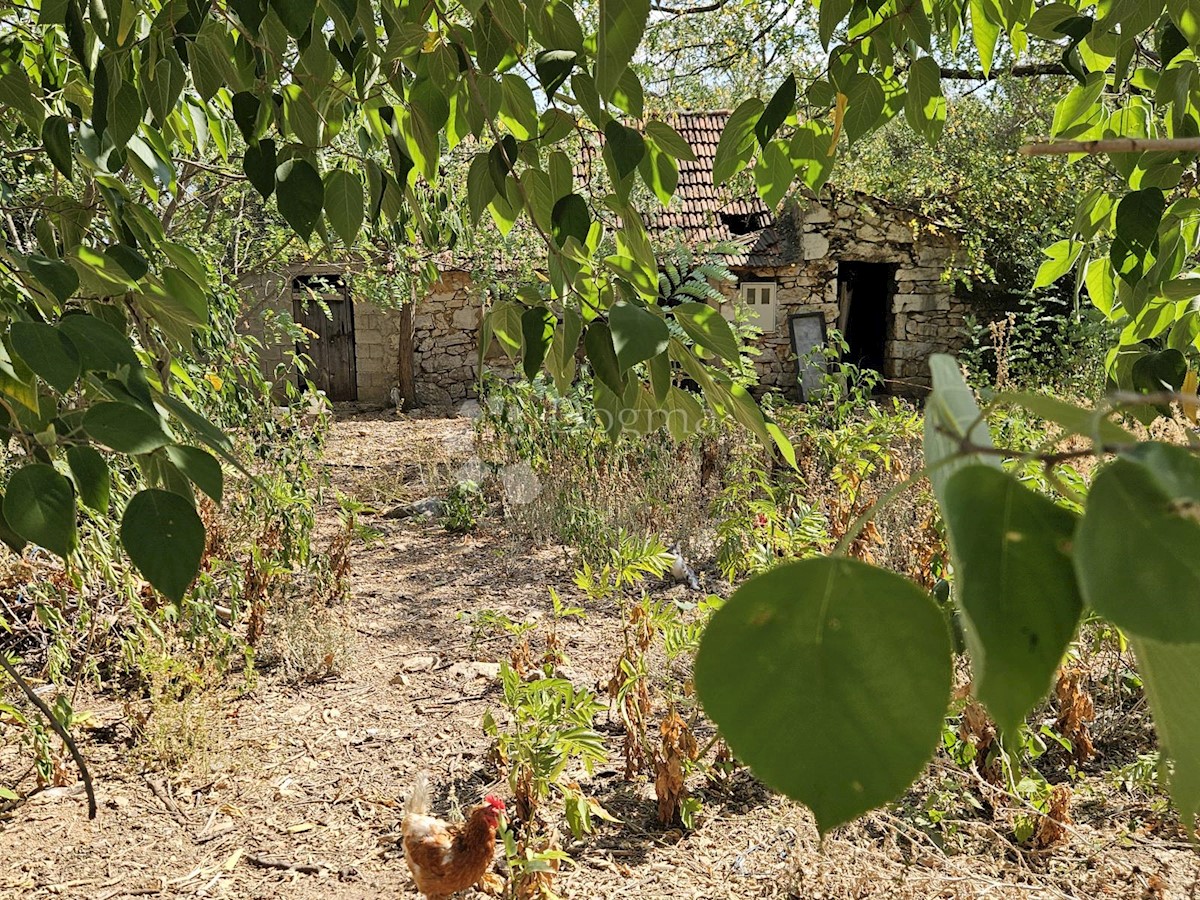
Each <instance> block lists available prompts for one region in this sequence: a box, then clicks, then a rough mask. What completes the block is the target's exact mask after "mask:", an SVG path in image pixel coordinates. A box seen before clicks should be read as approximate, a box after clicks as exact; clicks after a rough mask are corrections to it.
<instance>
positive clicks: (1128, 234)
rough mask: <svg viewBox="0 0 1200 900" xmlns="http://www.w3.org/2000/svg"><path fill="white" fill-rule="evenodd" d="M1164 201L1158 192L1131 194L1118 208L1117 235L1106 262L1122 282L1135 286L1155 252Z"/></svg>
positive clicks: (1149, 189)
mask: <svg viewBox="0 0 1200 900" xmlns="http://www.w3.org/2000/svg"><path fill="white" fill-rule="evenodd" d="M1165 208H1166V199H1165V198H1164V196H1163V192H1162V191H1161V190H1160V189H1159V188H1156V187H1154V188H1146V189H1145V190H1141V191H1131V192H1129V193H1128V194H1126V195H1125V196H1124V197H1123V198H1122V199H1121V202H1120V203H1118V204H1117V216H1116V233H1115V234H1114V235H1113V242H1112V248H1111V250H1110V251H1109V259H1110V260H1111V261H1112V266H1113V268H1114V269H1116V271H1117V273H1118V274H1119V275H1120V276H1121V278H1122V279H1123V280H1124V281H1125V282H1127V283H1128V284H1131V285H1134V284H1137V282H1138V281H1140V280H1141V277H1142V275H1143V273H1144V272H1145V271H1146V268H1147V265H1148V260H1149V258H1150V257H1151V256H1152V255H1153V253H1154V252H1155V251H1156V250H1157V248H1158V226H1159V224H1160V223H1161V222H1162V217H1163V212H1164V210H1165Z"/></svg>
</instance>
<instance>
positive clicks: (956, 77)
mask: <svg viewBox="0 0 1200 900" xmlns="http://www.w3.org/2000/svg"><path fill="white" fill-rule="evenodd" d="M1070 74H1071V73H1070V72H1068V71H1067V69H1066V67H1065V66H1064V65H1063V64H1062V63H1027V64H1025V65H1020V66H1013V67H1012V68H1011V69H993V70H992V71H991V72H990V73H989V74H987V75H984V74H983V73H982V72H973V71H971V70H970V69H950V68H943V69H942V77H943V78H945V79H947V80H949V81H995V80H996V79H997V78H1000V77H1001V76H1003V75H1011V76H1013V77H1014V78H1042V77H1047V76H1056V75H1067V76H1069V75H1070Z"/></svg>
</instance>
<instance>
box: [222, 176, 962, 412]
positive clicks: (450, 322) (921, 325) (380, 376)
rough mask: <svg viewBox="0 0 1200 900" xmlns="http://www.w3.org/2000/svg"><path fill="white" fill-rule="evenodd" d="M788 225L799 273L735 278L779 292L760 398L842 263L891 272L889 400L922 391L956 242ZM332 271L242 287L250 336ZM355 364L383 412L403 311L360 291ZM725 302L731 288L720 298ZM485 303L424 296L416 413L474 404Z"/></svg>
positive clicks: (943, 347) (833, 217) (871, 227)
mask: <svg viewBox="0 0 1200 900" xmlns="http://www.w3.org/2000/svg"><path fill="white" fill-rule="evenodd" d="M790 215H791V217H792V219H791V223H790V225H791V226H792V228H793V229H794V232H795V235H796V243H797V244H798V245H799V247H800V252H799V253H798V254H797V256H798V257H799V256H802V257H803V258H802V259H799V258H798V259H797V260H796V262H795V263H793V264H791V265H786V266H780V267H777V268H771V269H742V270H738V271H737V274H738V275H739V277H740V278H742V279H744V280H747V281H774V282H775V283H776V284H777V294H776V304H777V309H776V328H775V330H774V331H773V332H770V333H764V334H763V335H762V338H761V340H760V347H761V348H762V351H763V352H762V355H761V356H759V357H758V358H757V366H758V369H759V375H760V379H761V383H762V384H763V386H764V387H768V388H774V389H778V390H783V391H787V392H791V391H792V390H793V388H794V386H795V384H796V379H797V375H798V372H797V361H796V359H795V356H794V354H793V352H792V346H791V335H790V333H789V328H788V317H789V316H792V315H795V314H797V313H811V312H819V313H821V314H823V315H824V317H825V322H826V325H827V327H830V328H832V327H835V326H836V324H837V321H838V313H839V309H838V265H839V263H842V262H874V263H888V264H891V265H893V266H895V278H894V284H893V285H892V288H893V290H892V296H891V300H890V303H891V308H890V309H889V310H888V313H887V315H888V320H889V322H888V334H887V338H886V342H885V359H884V376H885V377H886V378H887V379H888V381H889V383H888V387H889V389H890V390H893V391H896V392H907V391H915V390H918V389H919V388H920V386H922V385H927V384H928V380H929V376H928V369H927V367H926V360H927V359H928V357H929V355H930V354H932V353H936V352H939V351H947V350H955V349H958V348H959V346H960V344H961V340H962V328H963V319H964V315H965V313H966V312H967V305H966V303H965V302H964V301H962V300H960V299H958V298H957V297H956V296H955V293H954V285H953V284H952V282H951V280H950V278H949V273H950V271H951V268H952V266H953V265H954V261H955V257H956V254H957V250H958V247H957V242H956V240H955V238H954V236H953V235H952V234H950V233H949V232H947V231H946V230H944V229H942V228H940V227H938V226H936V225H935V224H933V223H931V222H929V221H927V220H923V219H919V218H916V217H914V216H913V215H912V214H911V213H908V212H905V211H903V210H900V209H897V208H894V207H891V206H889V205H887V204H885V203H883V202H882V201H879V200H876V199H873V198H868V197H866V196H865V195H858V194H841V195H837V196H835V197H834V198H833V199H827V200H824V201H822V202H817V201H812V202H810V203H809V204H807V205H804V204H801V205H800V206H797V207H795V208H794V209H792V211H791V213H790ZM344 271H345V270H344V268H339V267H337V266H333V265H331V266H313V265H305V266H303V267H294V268H293V269H290V270H287V271H285V272H280V273H275V274H272V275H268V276H262V277H259V278H256V279H253V280H248V281H246V282H243V290H244V292H245V294H246V297H247V304H246V308H247V310H248V313H247V316H246V322H247V327H248V329H249V330H250V331H251V332H253V333H256V334H259V335H260V336H262V334H263V328H262V319H261V315H262V310H263V309H264V308H269V309H275V310H286V311H287V312H289V313H290V312H291V308H292V300H291V281H292V278H293V277H294V276H295V275H298V274H337V273H341V272H344ZM354 277H355V276H354V275H353V274H352V273H351V274H350V275H349V283H350V296H351V299H352V301H355V302H354V339H355V354H356V355H355V362H356V366H357V377H358V399H359V401H360V402H365V403H388V402H391V400H392V392H393V389H394V388H395V387H397V386H398V383H399V371H400V356H401V354H402V353H404V352H405V346H406V341H405V336H404V335H403V334H402V333H401V330H402V328H403V324H404V320H403V316H402V313H401V311H400V310H398V309H387V308H382V307H379V306H376V305H374V304H372V303H370V302H367V301H365V300H361V299H356V298H359V297H361V292H357V291H356V290H355V284H354ZM724 289H725V290H726V292H727V294H728V295H729V296H730V297H731V298H732V297H736V296H737V287H736V285H727V286H724ZM480 321H481V312H480V298H479V296H478V295H477V293H476V291H474V290H473V288H472V285H471V276H470V273H468V272H461V271H447V272H444V273H443V274H442V276H441V278H440V280H439V281H438V282H437V283H436V284H435V285H434V286H433V287H432V289H431V290H430V291H429V292H428V294H427V295H426V296H425V297H423V298H421V299H420V300H418V302H417V304H416V306H415V308H414V310H413V314H412V335H411V343H410V344H409V346H411V353H412V357H413V375H414V382H415V394H416V396H415V398H405V399H407V400H410V401H411V400H415V402H416V404H417V405H421V406H448V405H452V404H457V403H460V402H461V401H463V400H464V399H467V398H469V397H473V396H474V395H475V392H476V385H477V379H478V371H477V360H478V354H479V350H478V341H479V330H480ZM283 359H284V354H283V348H281V347H278V346H275V347H271V346H269V345H268V346H267V348H266V349H265V351H264V370H265V371H266V372H267V373H268V375H269V374H271V373H272V371H273V370H274V368H275V366H276V364H277V363H278V362H280V361H282V360H283ZM488 367H489V368H490V369H495V370H497V371H499V372H501V373H503V372H504V371H505V370H510V369H511V365H510V364H509V362H508V361H507V360H506V359H503V358H497V359H491V358H489V360H488Z"/></svg>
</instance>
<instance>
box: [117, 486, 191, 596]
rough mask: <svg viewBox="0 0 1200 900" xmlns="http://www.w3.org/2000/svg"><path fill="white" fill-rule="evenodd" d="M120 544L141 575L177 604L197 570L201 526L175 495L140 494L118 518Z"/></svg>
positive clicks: (155, 490) (189, 504) (151, 492)
mask: <svg viewBox="0 0 1200 900" xmlns="http://www.w3.org/2000/svg"><path fill="white" fill-rule="evenodd" d="M121 545H122V546H123V547H124V548H125V552H126V553H128V554H129V558H130V559H131V560H132V561H133V564H134V565H135V566H137V568H138V571H139V572H141V573H142V576H143V577H144V578H145V579H146V580H147V581H149V582H150V583H151V584H152V585H154V587H155V588H156V589H157V590H159V591H161V592H162V593H163V594H164V595H165V596H166V597H169V598H170V599H171V600H174V601H175V602H176V603H178V602H180V601H181V600H183V595H184V594H185V593H187V589H188V585H190V584H191V583H192V579H193V578H195V577H196V572H197V571H198V570H199V568H200V560H201V558H202V557H203V555H204V523H203V522H201V521H200V516H198V515H197V514H196V510H195V509H194V508H193V507H192V504H191V503H189V502H188V501H187V500H186V499H184V498H183V497H181V496H180V495H179V494H175V493H172V492H170V491H162V490H157V489H151V490H146V491H140V492H139V493H137V494H135V495H134V496H133V499H132V500H130V501H129V504H128V505H127V506H126V507H125V515H124V516H123V517H122V518H121Z"/></svg>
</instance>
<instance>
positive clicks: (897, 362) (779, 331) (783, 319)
mask: <svg viewBox="0 0 1200 900" xmlns="http://www.w3.org/2000/svg"><path fill="white" fill-rule="evenodd" d="M792 215H793V224H794V227H795V230H796V232H797V234H798V237H799V243H800V246H801V248H802V253H803V257H804V259H803V262H797V263H796V264H795V265H790V266H785V267H780V268H774V269H754V270H749V269H743V270H738V271H736V274H737V275H738V277H739V278H740V279H742V280H745V281H774V282H775V283H776V285H777V287H776V320H775V324H776V328H775V331H773V332H764V333H763V335H762V337H761V339H760V342H759V346H760V347H761V349H762V351H763V352H762V355H761V356H759V357H758V358H757V360H756V365H757V367H758V370H759V376H760V380H761V383H762V384H763V386H764V387H770V388H775V389H781V390H784V391H791V390H792V389H793V388H794V387H795V385H796V380H797V377H798V368H797V360H796V358H795V355H794V353H793V351H792V344H791V334H790V331H789V328H788V317H789V316H793V315H796V314H798V313H814V312H819V313H823V314H824V317H825V324H826V327H827V328H834V327H835V326H836V325H837V321H838V314H839V308H838V264H839V263H842V262H871V263H890V264H892V265H894V266H895V267H896V272H895V281H894V284H893V292H892V297H891V301H890V302H891V309H890V310H889V311H888V316H889V319H890V322H889V327H888V334H887V339H886V343H885V348H884V352H885V360H884V373H883V374H884V377H885V378H886V379H888V381H889V384H888V387H889V389H890V390H892V391H895V392H898V393H904V392H908V391H914V390H919V388H920V387H921V386H924V385H928V383H929V372H928V367H927V366H926V360H927V359H928V357H929V356H930V354H932V353H937V352H944V351H947V350H955V349H958V347H959V346H960V345H961V340H962V329H963V324H964V318H963V317H964V315H965V314H966V312H967V305H966V303H965V302H964V301H962V300H960V299H958V298H957V297H956V296H955V293H954V285H953V284H952V282H951V280H950V278H949V275H950V270H951V267H952V266H953V264H954V260H955V256H956V253H957V249H958V245H957V241H956V240H955V238H954V237H953V235H951V234H949V233H948V232H946V231H944V230H942V229H940V228H939V227H937V226H936V225H934V224H933V223H930V222H928V221H924V220H921V219H916V218H914V217H913V215H912V214H911V213H905V212H904V211H902V210H898V209H894V208H892V207H889V206H887V205H885V204H883V203H881V202H878V201H875V202H871V201H869V200H867V199H866V198H863V197H855V196H851V197H846V198H843V199H835V200H828V201H825V202H824V203H817V202H812V203H811V204H809V205H808V206H803V205H801V206H798V207H796V208H795V209H794V210H793V211H792ZM722 290H723V292H724V293H726V294H727V295H728V296H729V297H730V298H736V296H737V293H738V289H737V285H726V286H723V288H722Z"/></svg>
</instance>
